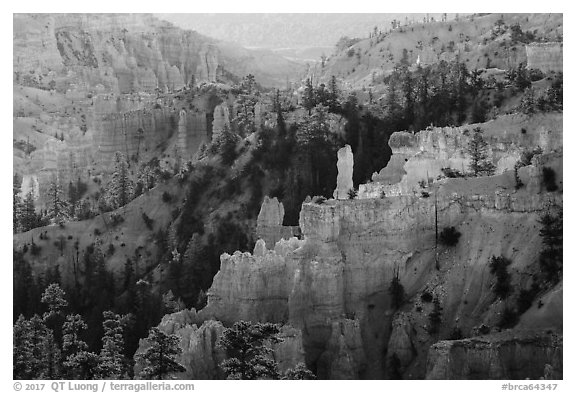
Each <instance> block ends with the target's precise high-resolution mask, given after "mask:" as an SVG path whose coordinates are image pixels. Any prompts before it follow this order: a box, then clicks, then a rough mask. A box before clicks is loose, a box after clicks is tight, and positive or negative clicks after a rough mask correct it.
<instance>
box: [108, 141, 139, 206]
mask: <svg viewBox="0 0 576 393" xmlns="http://www.w3.org/2000/svg"><path fill="white" fill-rule="evenodd" d="M133 191H134V184H133V182H132V180H131V179H130V177H129V171H128V161H127V160H126V157H125V156H124V155H123V154H122V153H120V152H116V155H115V168H114V173H112V178H111V179H110V184H109V187H108V204H109V205H110V206H112V207H113V208H115V209H117V208H119V207H122V206H124V205H126V204H127V203H128V202H130V200H131V199H132V193H133Z"/></svg>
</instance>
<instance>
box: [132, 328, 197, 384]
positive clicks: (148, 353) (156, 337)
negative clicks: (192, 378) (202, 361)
mask: <svg viewBox="0 0 576 393" xmlns="http://www.w3.org/2000/svg"><path fill="white" fill-rule="evenodd" d="M146 340H147V342H148V344H149V345H150V347H149V348H147V349H146V350H145V351H144V352H143V353H141V354H138V355H137V359H138V360H139V361H142V362H143V363H144V364H145V367H144V368H143V369H142V371H141V372H140V378H142V379H165V378H166V377H167V376H168V374H169V373H174V372H184V371H186V368H185V367H184V366H183V365H181V364H180V363H178V361H177V360H176V358H177V356H178V355H180V354H181V353H182V348H180V337H178V336H176V335H175V334H170V335H168V334H166V333H164V332H163V331H161V330H160V329H158V328H157V327H153V328H152V329H150V334H149V335H148V337H147V338H146Z"/></svg>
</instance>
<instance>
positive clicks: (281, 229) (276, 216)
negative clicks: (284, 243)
mask: <svg viewBox="0 0 576 393" xmlns="http://www.w3.org/2000/svg"><path fill="white" fill-rule="evenodd" d="M283 221H284V205H283V204H282V202H279V201H278V199H277V198H276V197H274V198H270V197H268V196H265V197H264V200H263V201H262V206H261V207H260V213H258V219H257V221H256V236H257V237H258V238H260V239H263V240H264V242H265V243H266V245H268V247H269V248H274V245H275V244H276V243H277V242H278V241H279V240H280V239H290V238H291V237H294V236H298V235H299V233H300V229H299V227H297V226H284V225H282V223H283Z"/></svg>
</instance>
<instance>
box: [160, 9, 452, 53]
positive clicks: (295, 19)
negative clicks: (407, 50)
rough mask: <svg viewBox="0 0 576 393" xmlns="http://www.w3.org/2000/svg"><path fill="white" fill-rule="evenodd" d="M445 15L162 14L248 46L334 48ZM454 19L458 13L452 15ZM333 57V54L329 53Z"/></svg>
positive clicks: (164, 17) (168, 19)
mask: <svg viewBox="0 0 576 393" xmlns="http://www.w3.org/2000/svg"><path fill="white" fill-rule="evenodd" d="M427 15H428V17H430V18H435V19H436V20H440V19H441V17H442V14H422V13H420V14H416V13H414V14H354V13H350V14H158V16H159V17H160V18H161V19H164V20H167V21H170V22H172V23H174V24H175V25H177V26H180V27H182V28H187V29H192V30H196V31H197V32H199V33H202V34H205V35H208V36H210V37H214V38H217V39H221V40H225V41H233V42H237V43H239V44H241V45H243V46H246V47H258V48H269V49H283V48H305V47H307V48H312V47H323V48H325V49H326V48H333V47H334V45H335V44H336V42H337V41H338V40H339V39H340V37H342V36H349V37H358V38H364V37H368V35H369V34H370V33H371V32H372V30H373V29H374V27H377V28H378V29H380V30H386V29H389V28H390V27H391V23H392V21H394V20H397V21H400V22H401V23H405V22H409V21H422V19H423V18H425V17H426V16H427ZM447 16H448V18H449V19H450V18H452V17H453V16H454V14H448V15H447ZM326 54H327V55H328V54H330V53H329V52H327V53H326Z"/></svg>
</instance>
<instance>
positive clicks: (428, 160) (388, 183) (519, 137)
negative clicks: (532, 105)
mask: <svg viewBox="0 0 576 393" xmlns="http://www.w3.org/2000/svg"><path fill="white" fill-rule="evenodd" d="M476 127H480V128H481V129H482V130H483V137H484V140H485V141H486V142H487V143H488V157H489V159H490V161H492V163H493V164H494V165H495V167H496V174H501V173H503V172H505V171H510V170H513V169H514V164H515V163H516V162H517V161H518V160H519V159H520V156H521V154H522V152H524V151H526V150H531V149H534V148H535V147H537V146H539V147H541V148H542V149H543V151H544V153H551V152H555V151H560V150H562V114H546V115H536V116H534V117H530V118H528V117H527V116H524V115H518V114H515V115H505V116H502V117H498V118H497V119H495V120H492V121H489V122H487V123H482V124H472V125H468V126H461V127H454V128H452V127H444V128H433V129H431V130H426V131H420V132H418V133H415V134H414V133H410V132H396V133H394V134H392V135H391V137H390V140H389V142H388V144H389V145H390V147H391V148H392V157H391V158H390V161H389V163H388V165H387V166H386V167H385V168H384V169H382V170H381V171H380V172H379V173H375V174H374V175H373V176H372V181H373V182H372V183H368V184H365V185H360V189H359V194H358V197H359V198H364V197H366V198H378V197H380V196H381V195H382V193H384V194H385V195H388V196H392V195H405V194H409V193H412V192H420V191H421V188H422V187H421V186H420V182H424V183H425V184H427V183H429V182H432V181H435V180H436V179H437V178H438V176H443V173H442V171H441V169H442V168H451V169H454V170H457V171H459V172H462V173H466V172H468V166H469V162H470V156H469V154H468V153H467V152H466V148H467V146H468V143H469V141H470V138H471V137H472V134H473V129H474V128H476Z"/></svg>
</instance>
